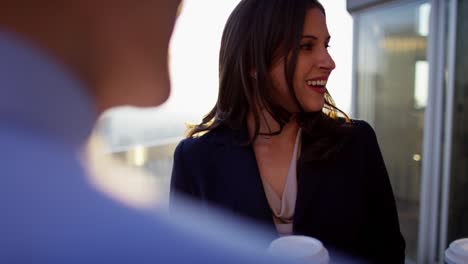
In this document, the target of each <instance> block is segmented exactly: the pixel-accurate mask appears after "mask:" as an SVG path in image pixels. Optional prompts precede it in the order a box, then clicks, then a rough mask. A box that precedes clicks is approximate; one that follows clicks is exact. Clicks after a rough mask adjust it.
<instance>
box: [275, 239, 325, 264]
mask: <svg viewBox="0 0 468 264" xmlns="http://www.w3.org/2000/svg"><path fill="white" fill-rule="evenodd" d="M268 251H269V252H270V253H271V254H272V255H278V256H284V257H291V258H294V259H309V260H314V261H317V262H319V263H327V262H328V260H329V256H328V252H327V250H326V249H325V247H324V246H323V244H322V242H320V241H319V240H317V239H315V238H312V237H307V236H284V237H280V238H278V239H275V240H274V241H273V242H271V244H270V247H269V248H268Z"/></svg>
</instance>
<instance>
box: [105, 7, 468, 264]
mask: <svg viewBox="0 0 468 264" xmlns="http://www.w3.org/2000/svg"><path fill="white" fill-rule="evenodd" d="M238 2H239V0H218V1H211V0H185V1H184V5H183V7H182V12H181V14H180V17H179V19H178V22H177V25H176V29H175V32H174V36H173V38H172V41H171V47H170V49H171V50H170V72H171V78H172V80H171V81H172V94H171V97H170V99H169V100H168V102H167V103H166V104H164V105H163V106H162V107H160V108H157V109H146V110H142V109H135V108H128V107H127V108H118V109H114V110H112V111H109V112H107V113H106V114H104V115H103V116H102V118H101V120H100V122H99V124H98V126H97V128H96V132H97V134H98V135H100V136H101V137H102V138H103V139H104V140H105V142H106V144H107V146H108V151H109V152H110V153H112V156H113V157H116V158H117V159H118V160H120V161H121V162H122V163H124V164H127V165H128V166H129V167H132V168H133V169H138V168H139V169H141V170H144V171H145V172H146V173H147V174H149V175H151V177H154V178H155V179H157V180H155V181H145V183H146V184H150V183H151V182H152V183H154V184H157V185H158V187H159V189H160V190H161V191H162V194H163V197H166V198H167V194H168V190H169V182H170V173H171V169H172V155H173V151H174V148H175V146H176V145H177V143H178V142H179V141H180V140H181V139H182V138H183V136H184V132H185V127H186V124H187V123H197V122H200V120H201V118H202V117H203V115H204V114H206V113H207V112H208V111H209V110H210V109H211V107H212V106H213V105H214V103H215V101H216V98H217V88H218V87H217V82H218V77H217V76H218V52H219V45H220V40H221V34H222V30H223V27H224V24H225V22H226V20H227V18H228V16H229V14H230V12H231V11H232V10H233V8H234V7H235V6H236V4H237V3H238ZM321 2H322V3H323V4H324V6H325V9H326V11H327V21H328V27H329V31H330V33H331V36H332V40H331V48H330V53H331V54H332V56H333V58H334V59H335V61H336V64H337V69H336V70H335V71H334V73H333V74H332V76H331V78H330V81H329V84H328V86H329V90H330V92H331V94H332V96H333V97H334V99H335V101H336V103H337V105H338V106H339V107H340V108H341V109H343V110H345V112H348V113H350V115H351V116H352V117H353V118H359V119H364V120H366V121H368V122H369V123H370V124H371V125H372V126H373V127H374V129H375V130H376V133H377V136H378V139H379V143H380V146H381V149H382V152H383V156H384V159H385V162H386V164H387V169H388V172H389V175H390V179H391V182H392V186H393V188H394V191H395V196H396V199H397V206H398V210H399V216H400V222H401V228H402V232H403V235H404V236H405V239H406V241H407V262H408V263H424V264H426V263H443V261H442V257H441V256H443V250H444V249H445V248H446V247H447V245H448V243H449V242H451V241H453V240H455V239H457V238H460V237H468V195H465V193H468V171H467V170H468V110H465V108H467V107H468V54H467V53H468V39H467V36H466V34H463V32H464V31H463V29H464V28H465V27H467V26H468V17H466V16H464V14H465V15H466V14H468V1H466V0H427V1H423V0H393V1H392V0H322V1H321ZM205 10H211V12H206V11H205ZM131 176H132V175H128V177H131Z"/></svg>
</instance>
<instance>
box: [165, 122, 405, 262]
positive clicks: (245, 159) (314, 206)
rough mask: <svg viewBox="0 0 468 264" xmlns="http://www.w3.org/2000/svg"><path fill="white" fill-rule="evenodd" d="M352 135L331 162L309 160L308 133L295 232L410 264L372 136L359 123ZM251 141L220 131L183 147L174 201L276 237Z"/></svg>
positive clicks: (240, 132)
mask: <svg viewBox="0 0 468 264" xmlns="http://www.w3.org/2000/svg"><path fill="white" fill-rule="evenodd" d="M346 129H349V133H348V135H349V136H348V137H347V140H345V141H344V143H343V145H342V147H341V148H340V151H339V152H338V153H337V154H336V156H335V158H333V159H331V160H327V161H323V160H315V159H313V158H311V155H308V153H310V146H311V144H312V138H311V137H309V136H308V135H307V134H306V133H303V135H302V142H301V143H302V145H301V156H300V158H299V160H298V165H297V185H298V188H297V198H296V211H295V215H294V221H293V232H294V233H295V234H300V235H307V236H311V237H315V238H317V239H320V240H321V241H322V242H323V243H324V245H325V246H326V247H327V248H333V249H337V250H340V251H342V252H345V253H346V254H349V255H352V256H355V257H359V258H365V259H367V260H370V261H371V262H372V263H404V258H405V241H404V239H403V236H402V235H401V232H400V227H399V222H398V215H397V210H396V205H395V199H394V196H393V192H392V188H391V185H390V181H389V177H388V174H387V170H386V168H385V164H384V161H383V158H382V155H381V152H380V149H379V146H378V143H377V139H376V136H375V133H374V130H373V129H372V128H371V127H370V125H369V124H367V123H366V122H364V121H357V120H353V121H352V123H351V124H350V125H349V126H347V128H346ZM247 138H248V134H247V129H246V128H243V129H240V130H233V129H229V128H227V127H219V128H216V129H214V130H212V131H210V132H208V133H207V134H205V135H203V136H201V137H198V138H187V139H184V140H182V141H181V142H180V143H179V145H178V146H177V148H176V151H175V154H174V167H173V171H172V179H171V195H174V193H183V194H185V195H188V196H190V197H192V198H194V199H195V200H198V201H200V202H202V203H208V204H211V205H216V206H220V207H222V208H225V209H228V210H230V211H232V212H233V213H235V214H237V215H240V216H242V217H247V218H249V219H250V220H253V221H256V222H260V223H263V224H265V225H267V226H269V227H270V228H271V230H272V232H275V229H274V223H273V219H272V211H271V209H270V207H269V205H268V202H267V199H266V196H265V193H264V189H263V185H262V181H261V178H260V174H259V171H258V167H257V163H256V159H255V154H254V151H253V148H252V146H251V145H247V144H242V142H245V140H246V139H247Z"/></svg>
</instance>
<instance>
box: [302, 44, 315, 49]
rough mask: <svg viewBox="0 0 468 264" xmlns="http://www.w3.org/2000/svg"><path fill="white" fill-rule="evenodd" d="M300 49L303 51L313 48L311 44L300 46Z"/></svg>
mask: <svg viewBox="0 0 468 264" xmlns="http://www.w3.org/2000/svg"><path fill="white" fill-rule="evenodd" d="M300 47H301V49H303V50H311V49H312V48H313V45H312V44H302V45H301V46H300Z"/></svg>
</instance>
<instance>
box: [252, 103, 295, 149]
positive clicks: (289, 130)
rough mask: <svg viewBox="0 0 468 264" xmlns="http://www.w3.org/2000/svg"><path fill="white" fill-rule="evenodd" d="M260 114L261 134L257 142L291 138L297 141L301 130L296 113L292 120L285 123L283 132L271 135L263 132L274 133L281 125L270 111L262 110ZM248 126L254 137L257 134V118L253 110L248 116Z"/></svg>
mask: <svg viewBox="0 0 468 264" xmlns="http://www.w3.org/2000/svg"><path fill="white" fill-rule="evenodd" d="M259 114H260V116H259V125H260V130H259V133H260V135H259V136H258V137H257V139H256V140H255V144H261V143H274V142H278V141H283V140H291V141H293V142H294V141H295V139H296V136H297V132H298V130H299V125H298V124H297V121H296V118H295V116H294V115H293V116H292V117H291V119H290V121H289V122H288V123H286V124H285V125H284V127H283V129H282V130H281V133H279V134H278V135H274V136H269V135H262V134H270V133H274V132H276V131H279V130H280V128H281V127H280V125H279V124H278V122H276V120H275V119H274V118H273V117H272V116H271V114H270V113H269V112H268V111H266V110H260V112H259ZM247 127H248V131H249V137H250V138H253V136H254V134H255V118H254V115H253V113H252V112H250V113H249V114H248V116H247Z"/></svg>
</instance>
